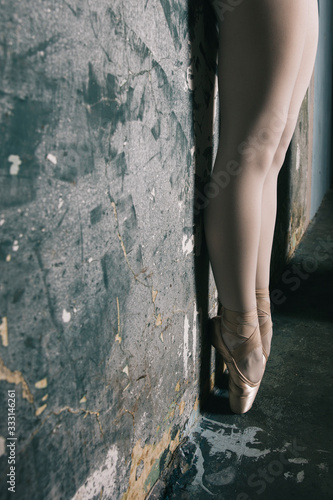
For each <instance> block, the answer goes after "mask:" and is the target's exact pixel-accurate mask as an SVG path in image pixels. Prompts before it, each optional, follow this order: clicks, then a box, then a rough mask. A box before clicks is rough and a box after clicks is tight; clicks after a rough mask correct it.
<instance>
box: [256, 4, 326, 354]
mask: <svg viewBox="0 0 333 500" xmlns="http://www.w3.org/2000/svg"><path fill="white" fill-rule="evenodd" d="M308 5H309V10H308V18H307V25H306V26H305V32H306V39H305V45H304V50H303V57H302V60H301V64H300V68H299V72H298V75H297V80H296V83H295V87H294V91H293V95H292V99H291V103H290V106H289V110H288V119H287V125H286V127H285V129H284V131H283V134H282V137H281V140H280V144H279V147H278V149H277V151H276V153H275V156H274V160H273V163H272V166H271V168H270V170H269V171H268V174H267V176H266V179H265V183H264V188H263V197H262V209H261V231H260V243H259V251H258V262H257V273H256V289H257V291H258V293H257V305H258V313H259V323H260V327H261V328H260V330H261V333H262V332H265V337H263V339H262V341H263V347H264V349H265V352H266V353H267V355H269V352H270V342H271V337H272V328H271V318H270V299H269V277H270V259H271V251H272V244H273V236H274V227H275V219H276V204H277V200H276V198H277V177H278V174H279V172H280V169H281V167H282V165H283V162H284V158H285V154H286V151H287V148H288V146H289V144H290V141H291V139H292V135H293V133H294V130H295V126H296V123H297V118H298V113H299V110H300V107H301V104H302V101H303V99H304V96H305V93H306V90H307V88H308V86H309V83H310V79H311V75H312V72H313V67H314V62H315V56H316V51H317V43H318V6H317V0H309V4H308Z"/></svg>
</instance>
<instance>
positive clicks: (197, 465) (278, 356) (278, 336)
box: [148, 191, 333, 500]
mask: <svg viewBox="0 0 333 500" xmlns="http://www.w3.org/2000/svg"><path fill="white" fill-rule="evenodd" d="M272 292H273V294H272V296H273V302H274V303H275V304H274V310H273V321H274V338H273V343H272V352H271V356H270V358H269V362H268V365H267V368H266V373H265V376H264V379H263V381H262V384H261V387H260V391H259V394H258V396H257V399H256V401H255V403H254V405H253V408H252V409H251V410H250V411H249V412H248V413H247V414H245V415H234V414H232V413H231V412H230V410H229V406H228V399H227V391H226V390H225V389H218V388H217V387H215V389H214V391H213V392H212V394H211V395H210V398H209V400H208V401H207V404H206V406H205V409H204V411H203V412H202V415H201V418H200V420H199V421H198V423H197V425H196V426H195V427H194V428H192V429H191V430H190V432H189V435H188V437H187V439H186V440H185V441H184V442H183V443H182V444H181V446H180V447H179V448H178V450H177V453H176V454H175V455H174V457H173V460H172V462H171V463H170V464H169V467H168V468H167V469H166V470H165V471H164V472H163V474H162V476H161V478H160V480H159V481H158V482H157V483H156V485H155V487H154V488H153V490H152V492H151V493H150V495H149V496H148V498H149V499H150V500H152V499H159V500H162V499H163V500H171V499H172V500H185V499H189V500H206V499H207V500H208V499H213V498H216V499H218V500H249V499H259V500H261V499H262V500H265V499H269V500H275V499H276V500H280V499H302V500H308V499H309V500H310V499H311V500H316V499H320V500H323V499H331V498H332V499H333V476H332V470H333V460H332V452H333V442H332V441H333V440H332V438H333V435H332V416H333V391H332V378H333V377H332V365H333V363H332V360H333V192H332V191H330V192H329V193H328V195H327V196H326V197H325V199H324V201H323V203H322V205H321V207H320V210H319V212H318V213H317V215H316V217H315V219H314V220H313V222H312V223H311V224H310V226H309V228H308V230H307V232H306V235H305V236H304V238H303V240H302V242H301V244H300V246H299V247H298V250H297V252H296V254H295V256H294V258H293V259H292V261H291V262H290V264H289V265H288V268H287V269H286V270H285V271H284V272H283V274H282V276H281V280H280V282H279V283H278V284H277V285H276V286H275V287H273V289H272ZM220 382H221V381H220ZM222 383H223V380H222ZM220 385H221V384H220Z"/></svg>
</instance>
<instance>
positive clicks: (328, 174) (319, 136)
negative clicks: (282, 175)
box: [311, 0, 333, 218]
mask: <svg viewBox="0 0 333 500" xmlns="http://www.w3.org/2000/svg"><path fill="white" fill-rule="evenodd" d="M318 5H319V44H318V52H317V59H316V66H315V94H314V138H313V158H312V162H313V167H312V189H311V218H312V217H313V216H314V215H315V213H316V212H317V210H318V208H319V206H320V203H321V201H322V199H323V196H324V195H325V193H326V192H327V190H328V189H329V188H330V185H331V182H332V179H333V176H332V71H333V70H332V68H333V3H332V2H331V0H319V1H318Z"/></svg>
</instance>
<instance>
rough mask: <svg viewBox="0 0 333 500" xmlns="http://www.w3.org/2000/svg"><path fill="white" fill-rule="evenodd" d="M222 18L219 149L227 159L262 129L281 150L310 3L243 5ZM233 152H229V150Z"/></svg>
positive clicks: (248, 1)
mask: <svg viewBox="0 0 333 500" xmlns="http://www.w3.org/2000/svg"><path fill="white" fill-rule="evenodd" d="M233 3H234V5H235V6H234V8H233V10H232V11H230V12H224V15H223V16H221V15H219V4H220V5H223V4H225V2H221V1H219V0H215V10H216V12H217V17H218V22H219V70H218V71H219V98H220V107H221V133H220V147H223V149H224V151H225V152H226V154H227V155H230V154H233V155H234V154H235V147H236V146H237V144H241V143H242V141H244V140H246V138H247V137H249V136H251V135H254V136H255V135H256V134H257V133H258V132H259V131H260V130H269V131H270V132H271V133H270V134H269V135H270V137H269V141H270V142H271V143H272V144H271V145H272V147H276V148H277V146H278V144H279V142H280V139H281V135H282V132H283V130H284V128H285V125H286V123H287V116H288V112H289V111H290V106H291V101H292V97H293V92H294V88H295V84H296V81H297V77H298V75H299V71H300V66H301V61H302V55H303V52H304V46H305V42H306V26H307V21H308V16H309V6H310V4H311V3H313V1H312V0H292V1H290V0H242V1H238V2H233ZM228 150H229V151H228Z"/></svg>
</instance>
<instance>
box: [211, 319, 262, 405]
mask: <svg viewBox="0 0 333 500" xmlns="http://www.w3.org/2000/svg"><path fill="white" fill-rule="evenodd" d="M226 316H227V317H228V319H227V318H226ZM242 316H243V317H245V320H249V321H250V322H251V321H252V326H250V327H249V323H248V324H246V325H245V326H246V327H247V330H249V328H251V329H252V330H253V331H252V333H251V334H250V335H249V336H248V337H244V335H239V336H238V335H237V333H236V334H235V333H234V327H236V331H239V328H240V325H239V324H237V319H238V318H239V313H237V312H234V311H228V310H226V309H223V312H222V318H221V316H215V317H214V318H212V319H211V320H210V321H211V328H210V333H211V343H212V345H213V346H214V347H215V349H216V350H217V351H218V353H219V354H220V356H221V357H222V358H223V361H224V362H225V364H226V366H227V368H228V371H229V380H228V387H229V404H230V408H231V410H232V411H233V412H234V413H237V414H243V413H246V412H248V411H249V410H250V409H251V407H252V405H253V402H254V400H255V397H256V395H257V393H258V390H259V387H260V383H261V379H262V375H263V372H264V366H265V358H264V355H263V352H262V343H261V337H260V331H259V324H258V320H257V311H256V310H255V311H252V312H251V313H245V314H243V315H242ZM221 319H222V321H221ZM230 319H231V320H232V321H231V322H230V321H229V320H230ZM253 321H254V322H255V323H256V325H255V326H253ZM222 324H223V328H224V330H225V331H226V332H227V334H229V335H231V336H232V335H235V337H236V338H237V337H238V338H242V339H243V341H242V342H241V343H238V345H236V346H234V347H233V348H229V347H228V346H227V345H226V343H225V341H224V339H223V337H222V328H221V326H222ZM250 324H251V323H250ZM242 326H243V325H242ZM244 339H245V340H244ZM244 371H246V374H247V376H246V375H245V374H244V373H243V372H244ZM249 373H252V374H251V377H250V376H249Z"/></svg>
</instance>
